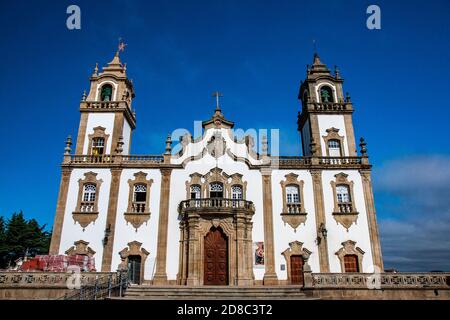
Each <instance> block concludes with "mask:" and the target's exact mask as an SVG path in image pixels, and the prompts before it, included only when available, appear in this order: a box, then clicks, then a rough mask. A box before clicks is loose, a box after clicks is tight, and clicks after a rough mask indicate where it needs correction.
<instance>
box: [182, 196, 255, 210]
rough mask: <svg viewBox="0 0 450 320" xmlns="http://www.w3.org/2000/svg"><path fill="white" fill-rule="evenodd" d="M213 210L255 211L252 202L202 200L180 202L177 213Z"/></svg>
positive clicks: (220, 199)
mask: <svg viewBox="0 0 450 320" xmlns="http://www.w3.org/2000/svg"><path fill="white" fill-rule="evenodd" d="M204 209H206V210H214V211H230V212H231V211H234V210H236V209H243V210H246V211H249V212H254V211H255V206H254V204H253V202H252V201H247V200H238V199H226V198H203V199H190V200H185V201H181V202H180V204H179V208H178V211H179V212H180V213H184V212H187V211H193V210H200V211H201V210H204Z"/></svg>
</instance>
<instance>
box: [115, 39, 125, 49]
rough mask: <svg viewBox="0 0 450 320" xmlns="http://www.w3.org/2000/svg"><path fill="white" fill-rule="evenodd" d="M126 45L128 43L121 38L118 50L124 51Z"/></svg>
mask: <svg viewBox="0 0 450 320" xmlns="http://www.w3.org/2000/svg"><path fill="white" fill-rule="evenodd" d="M126 46H127V44H126V43H125V42H123V39H122V38H119V45H118V47H117V52H122V51H124V50H125V47H126Z"/></svg>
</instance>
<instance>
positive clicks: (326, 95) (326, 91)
mask: <svg viewBox="0 0 450 320" xmlns="http://www.w3.org/2000/svg"><path fill="white" fill-rule="evenodd" d="M320 99H321V101H322V102H323V103H329V102H333V90H332V89H331V88H330V87H329V86H322V87H321V88H320Z"/></svg>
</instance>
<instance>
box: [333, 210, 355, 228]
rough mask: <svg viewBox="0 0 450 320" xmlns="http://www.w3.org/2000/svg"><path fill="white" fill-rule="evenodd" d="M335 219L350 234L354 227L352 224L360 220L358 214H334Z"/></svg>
mask: <svg viewBox="0 0 450 320" xmlns="http://www.w3.org/2000/svg"><path fill="white" fill-rule="evenodd" d="M333 218H334V220H336V222H337V223H340V224H341V225H342V226H343V227H344V228H345V229H346V230H347V232H348V229H349V228H350V227H351V226H352V224H354V223H355V224H356V221H357V220H358V212H352V213H339V212H333Z"/></svg>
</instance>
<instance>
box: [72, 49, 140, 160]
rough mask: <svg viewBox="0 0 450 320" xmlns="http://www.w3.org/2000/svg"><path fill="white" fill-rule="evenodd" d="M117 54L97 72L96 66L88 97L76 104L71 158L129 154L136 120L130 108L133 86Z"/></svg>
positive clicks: (91, 78)
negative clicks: (77, 116)
mask: <svg viewBox="0 0 450 320" xmlns="http://www.w3.org/2000/svg"><path fill="white" fill-rule="evenodd" d="M126 70H127V67H126V64H122V62H121V61H120V56H119V51H117V52H116V54H115V55H114V58H113V59H112V61H111V62H109V63H108V64H107V66H105V67H103V68H102V70H101V72H99V68H98V64H96V66H95V68H94V72H93V74H92V75H91V77H90V79H89V80H90V89H89V93H88V94H86V91H85V92H84V93H83V96H82V99H81V102H80V113H81V117H80V126H79V129H78V136H77V144H76V150H75V154H78V155H81V154H83V155H95V156H101V155H105V154H117V153H122V154H125V155H126V154H129V151H130V143H131V134H132V131H133V129H134V128H135V127H136V116H135V113H134V111H133V109H132V108H131V105H132V100H133V98H134V96H135V95H134V89H133V83H132V81H131V80H129V79H128V77H127V74H126Z"/></svg>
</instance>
